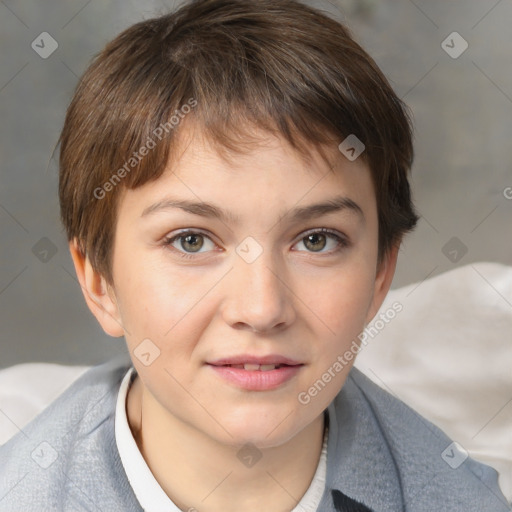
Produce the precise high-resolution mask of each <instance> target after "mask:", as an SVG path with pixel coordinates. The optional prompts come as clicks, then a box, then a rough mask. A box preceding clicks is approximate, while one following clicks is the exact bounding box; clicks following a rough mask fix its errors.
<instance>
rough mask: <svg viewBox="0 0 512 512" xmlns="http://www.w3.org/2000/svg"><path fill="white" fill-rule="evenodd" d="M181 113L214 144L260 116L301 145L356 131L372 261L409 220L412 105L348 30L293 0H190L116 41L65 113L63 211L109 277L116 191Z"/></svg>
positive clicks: (238, 143) (165, 147) (233, 144)
mask: <svg viewBox="0 0 512 512" xmlns="http://www.w3.org/2000/svg"><path fill="white" fill-rule="evenodd" d="M185 106H187V109H188V110H187V109H186V108H185ZM185 114H186V115H185ZM186 116H191V118H192V119H193V120H194V122H195V123H197V124H198V125H199V126H200V127H201V130H202V132H203V133H204V134H205V135H206V136H207V138H208V139H209V140H210V141H213V142H215V144H216V147H218V148H219V151H220V152H221V151H224V150H225V149H228V150H229V151H235V152H236V151H241V150H242V149H241V148H242V147H243V146H244V144H247V143H248V141H250V139H251V137H250V133H251V129H253V128H254V127H257V128H261V129H263V130H265V131H268V132H270V133H274V134H277V135H282V136H284V137H285V138H286V140H287V141H288V142H289V143H290V144H291V145H292V147H293V148H295V149H296V150H298V151H299V152H301V154H303V153H304V152H307V151H306V149H305V148H306V147H307V146H308V145H312V146H313V147H316V148H317V149H319V151H320V152H321V153H322V154H323V152H322V150H321V145H322V144H333V142H335V143H336V145H337V144H339V143H340V142H341V141H342V140H344V139H345V138H346V137H347V136H349V135H355V136H356V137H357V138H358V139H359V140H360V141H362V142H363V143H364V145H365V150H364V152H363V154H362V155H361V158H364V159H365V161H366V162H367V163H368V165H369V167H370V170H371V173H372V179H373V184H374V188H375V191H376V200H377V208H378V217H379V258H382V256H383V255H384V254H385V253H386V252H387V251H388V250H389V249H390V248H391V247H392V246H393V245H396V244H397V243H400V240H401V238H402V236H403V234H404V233H405V232H407V231H409V230H410V229H412V228H413V227H414V226H415V224H416V222H417V216H416V214H415V212H414V207H413V205H412V202H411V195H410V187H409V182H408V171H409V170H410V167H411V165H412V161H413V145H412V127H411V122H410V118H409V115H408V112H407V109H406V107H405V105H404V104H403V103H402V101H401V100H400V99H399V98H398V97H397V96H396V94H395V93H394V92H393V90H392V88H391V86H390V85H389V83H388V81H387V80H386V78H385V77H384V75H383V74H382V72H381V71H380V69H379V68H378V66H377V65H376V64H375V62H374V61H373V59H372V58H371V57H370V56H369V55H368V54H367V53H366V52H365V51H364V50H363V49H362V48H361V47H360V46H359V45H358V44H357V43H356V42H355V41H354V40H353V38H352V37H351V35H350V33H349V31H348V30H347V28H346V27H344V26H343V25H341V24H340V23H339V22H337V21H335V20H334V19H332V18H330V17H329V16H327V15H325V14H323V13H322V12H320V11H319V10H316V9H313V8H311V7H308V6H306V5H304V4H302V3H299V2H298V1H295V0H195V1H192V2H189V3H187V4H185V5H183V6H182V7H181V8H180V9H179V10H177V11H175V12H173V13H170V14H167V15H164V16H161V17H158V18H154V19H149V20H147V21H143V22H140V23H137V24H135V25H133V26H132V27H130V28H128V29H127V30H125V31H124V32H122V33H121V34H120V35H119V36H117V37H116V38H115V39H114V40H113V41H111V42H110V43H109V44H108V45H107V46H106V47H105V48H104V49H103V51H102V52H101V53H99V55H97V56H96V57H95V59H94V60H93V62H92V63H91V65H90V66H89V67H88V69H87V70H86V72H85V73H84V75H83V77H82V78H81V80H80V82H79V84H78V86H77V89H76V91H75V94H74V97H73V99H72V102H71V104H70V106H69V108H68V111H67V115H66V120H65V123H64V127H63V130H62V134H61V137H60V177H59V199H60V206H61V218H62V221H63V224H64V227H65V229H66V232H67V237H68V240H73V239H76V240H77V242H78V245H79V248H80V250H81V251H82V253H83V254H84V255H85V254H86V255H87V256H88V257H89V259H90V261H91V264H92V265H93V268H95V270H97V271H99V272H100V273H101V274H102V275H103V276H104V277H105V278H106V280H107V281H108V282H109V283H110V284H112V261H111V259H112V258H111V257H112V252H113V251H112V249H113V247H112V244H113V240H114V233H115V228H116V219H117V214H116V210H117V205H118V202H119V196H120V192H121V190H122V189H123V187H126V188H128V189H134V188H137V187H139V186H141V185H143V184H144V183H146V182H149V181H152V180H155V179H157V178H158V177H160V176H161V174H162V173H163V171H164V169H165V167H166V165H167V163H168V161H169V158H170V157H171V156H172V148H173V147H174V145H175V144H176V137H177V134H178V133H179V128H181V124H182V123H179V121H180V120H181V118H185V117H186ZM176 120H178V124H179V126H178V124H177V123H176V122H175V121H176ZM188 121H189V120H188V119H186V122H187V123H188ZM164 129H165V136H164V137H160V138H159V137H158V135H163V133H164V132H163V130H164ZM150 141H152V142H153V144H152V145H151V147H150ZM141 148H146V151H144V157H143V158H140V153H141ZM134 155H136V156H137V157H135V156H134ZM340 158H344V157H343V156H342V155H341V153H340ZM132 164H133V165H132ZM123 169H124V170H123Z"/></svg>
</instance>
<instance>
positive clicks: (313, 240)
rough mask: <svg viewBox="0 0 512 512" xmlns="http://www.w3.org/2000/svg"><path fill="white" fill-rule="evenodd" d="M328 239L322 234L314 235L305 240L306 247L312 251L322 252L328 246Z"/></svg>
mask: <svg viewBox="0 0 512 512" xmlns="http://www.w3.org/2000/svg"><path fill="white" fill-rule="evenodd" d="M326 241H327V237H326V236H325V235H323V234H322V233H313V234H312V235H308V236H306V237H305V238H304V245H305V246H306V247H307V248H308V249H310V250H312V251H321V250H322V249H323V248H324V247H325V244H326Z"/></svg>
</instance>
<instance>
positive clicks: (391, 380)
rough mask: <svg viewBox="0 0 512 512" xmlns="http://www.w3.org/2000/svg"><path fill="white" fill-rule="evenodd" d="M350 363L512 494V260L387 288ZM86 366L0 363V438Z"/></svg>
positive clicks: (0, 440) (24, 421)
mask: <svg viewBox="0 0 512 512" xmlns="http://www.w3.org/2000/svg"><path fill="white" fill-rule="evenodd" d="M393 304H394V305H395V306H394V307H393ZM391 310H393V311H391ZM381 314H382V315H383V316H382V317H380V315H381ZM391 317H392V318H391ZM381 318H382V319H381ZM379 320H380V321H379ZM356 366H357V367H358V368H359V369H361V370H362V371H363V372H364V373H365V374H366V375H368V377H370V378H371V379H372V380H374V381H375V382H376V383H377V384H379V385H380V386H381V387H384V388H385V389H387V390H388V391H389V392H391V393H393V394H394V395H395V396H397V397H398V398H400V399H401V400H402V401H404V402H405V403H407V404H408V405H410V406H411V407H413V408H414V409H416V410H417V411H418V412H419V413H420V414H422V415H423V416H425V417H426V418H427V419H429V420H430V421H432V422H433V423H434V424H436V425H437V426H439V427H440V428H441V429H442V430H444V431H445V432H446V433H447V434H448V436H449V437H451V438H452V439H454V440H455V441H457V442H458V443H459V444H460V445H461V446H462V447H463V448H464V449H465V450H467V451H468V453H469V454H470V455H471V456H472V457H473V458H475V459H477V460H479V461H481V462H484V463H486V464H489V465H490V466H493V467H494V468H496V469H497V470H498V472H499V473H500V479H499V483H500V486H501V488H502V491H503V493H504V494H505V496H506V497H507V499H508V500H509V501H512V267H508V266H504V265H498V264H494V263H477V264H472V265H468V266H465V267H461V268H457V269H454V270H452V271H450V272H447V273H445V274H442V275H439V276H436V277H434V278H431V279H428V280H426V281H424V282H422V283H416V284H413V285H410V286H406V287H404V288H400V289H397V290H392V291H391V292H390V293H389V295H388V297H387V299H386V301H385V303H384V304H383V306H382V308H381V311H380V312H379V314H378V315H377V317H376V318H375V320H374V321H373V322H372V324H371V325H370V326H369V328H368V331H367V335H366V338H365V340H364V343H363V344H362V348H361V351H360V353H359V355H358V356H357V361H356ZM86 369H87V367H84V366H63V365H56V364H46V363H28V364H21V365H16V366H13V367H11V368H7V369H5V370H2V371H0V444H2V443H4V442H5V441H7V439H9V438H10V437H11V436H12V435H14V434H15V433H16V432H17V431H18V430H19V429H22V428H23V427H24V425H26V424H27V423H28V422H29V421H30V420H31V419H32V418H33V417H34V416H35V415H36V414H38V413H39V412H40V411H41V410H42V409H43V408H44V407H46V405H48V404H49V403H50V402H51V401H52V400H53V399H54V398H56V397H57V396H58V395H59V394H60V393H61V392H62V391H63V390H64V389H65V388H66V387H67V386H69V385H70V384H71V382H73V381H74V380H75V379H76V378H78V377H79V376H80V375H81V374H82V373H83V372H84V371H85V370H86ZM439 456H440V457H441V454H439Z"/></svg>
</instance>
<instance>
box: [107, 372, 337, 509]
mask: <svg viewBox="0 0 512 512" xmlns="http://www.w3.org/2000/svg"><path fill="white" fill-rule="evenodd" d="M135 375H136V374H135V368H133V367H131V368H130V369H129V370H128V372H127V373H126V375H125V376H124V378H123V381H122V382H121V387H120V388H119V393H118V395H117V403H116V415H115V437H116V444H117V449H118V451H119V456H120V458H121V462H122V464H123V468H124V470H125V472H126V476H127V477H128V481H129V482H130V485H131V486H132V489H133V492H134V493H135V496H136V497H137V500H138V501H139V503H140V505H141V506H142V508H143V509H144V511H145V512H181V511H180V509H179V508H178V507H177V506H176V505H175V504H174V503H173V502H172V500H171V499H170V498H169V497H168V496H167V494H165V492H164V490H163V489H162V488H161V487H160V485H159V483H158V482H157V481H156V479H155V477H154V476H153V473H152V472H151V470H150V469H149V467H148V465H147V463H146V461H145V460H144V457H143V456H142V454H141V453H140V450H139V447H138V446H137V443H136V442H135V439H134V438H133V435H132V432H131V430H130V426H129V424H128V418H127V415H126V398H127V396H128V389H129V387H130V385H131V383H132V380H133V377H135ZM326 414H328V412H327V413H326ZM327 438H328V428H327V427H326V431H325V435H324V441H323V446H322V453H321V455H320V461H319V463H318V466H317V468H316V472H315V475H314V477H313V480H312V481H311V485H310V486H309V487H308V490H307V491H306V493H305V494H304V496H303V497H302V499H301V500H300V502H299V503H297V505H296V506H295V508H294V509H293V510H292V511H291V512H316V511H317V509H318V506H319V504H320V500H321V499H322V494H323V492H324V488H325V475H326V471H327Z"/></svg>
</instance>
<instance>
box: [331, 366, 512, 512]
mask: <svg viewBox="0 0 512 512" xmlns="http://www.w3.org/2000/svg"><path fill="white" fill-rule="evenodd" d="M330 410H331V411H332V412H333V414H334V415H335V418H334V419H335V422H336V429H335V430H336V432H337V433H338V436H340V435H341V436H343V437H345V438H346V437H347V427H348V428H349V429H350V423H357V425H356V426H354V425H352V427H353V428H357V429H358V434H354V433H353V434H349V435H353V438H354V439H357V438H360V439H361V443H362V444H361V446H362V445H365V447H366V456H367V454H368V453H372V449H373V451H374V453H375V454H376V455H375V457H376V458H377V459H378V460H382V465H383V468H384V467H385V468H386V471H388V472H391V473H394V476H393V478H394V482H395V485H396V486H397V487H398V488H399V493H400V494H401V500H402V502H403V505H404V506H405V508H406V509H407V510H409V509H411V510H415V511H418V512H419V511H423V510H425V511H427V510H441V509H442V510H464V511H465V512H468V511H475V512H476V511H481V510H487V511H496V512H498V511H500V512H501V511H509V510H510V505H508V504H507V501H506V499H505V497H504V496H503V494H502V492H501V490H500V489H499V486H498V473H497V472H496V470H495V469H494V468H491V467H490V466H488V465H486V464H482V463H479V462H477V461H475V460H474V459H472V458H471V457H469V456H468V454H467V452H465V450H464V449H463V448H462V447H460V446H459V445H458V444H456V443H454V442H453V441H452V440H451V439H450V438H448V436H447V435H446V434H445V433H444V432H443V431H442V430H441V429H439V428H438V427H436V426H435V425H434V424H432V423H431V422H429V421H428V420H427V419H425V418H424V417H422V416H421V415H420V414H418V413H417V412H415V411H414V410H413V409H411V408H410V407H408V406H407V405H406V404H404V403H403V402H402V401H401V400H399V399H398V398H396V397H395V396H393V394H392V390H389V392H388V391H386V390H384V389H382V388H381V387H379V386H377V385H376V384H375V383H374V382H372V381H371V380H370V379H369V378H368V377H366V376H365V375H364V374H363V373H362V372H361V371H359V370H358V369H357V368H352V370H351V372H350V374H349V377H348V379H347V382H346V383H345V386H344V387H343V388H342V390H341V392H340V393H339V394H338V396H337V397H336V399H335V400H334V402H333V404H332V405H331V407H330ZM344 422H345V423H347V424H348V425H343V423H344ZM358 436H359V437H358ZM365 437H366V439H365V440H363V439H364V438H365ZM378 445H380V446H378ZM383 452H384V453H385V455H383ZM362 456H363V457H364V456H365V455H364V454H363V455H362Z"/></svg>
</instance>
